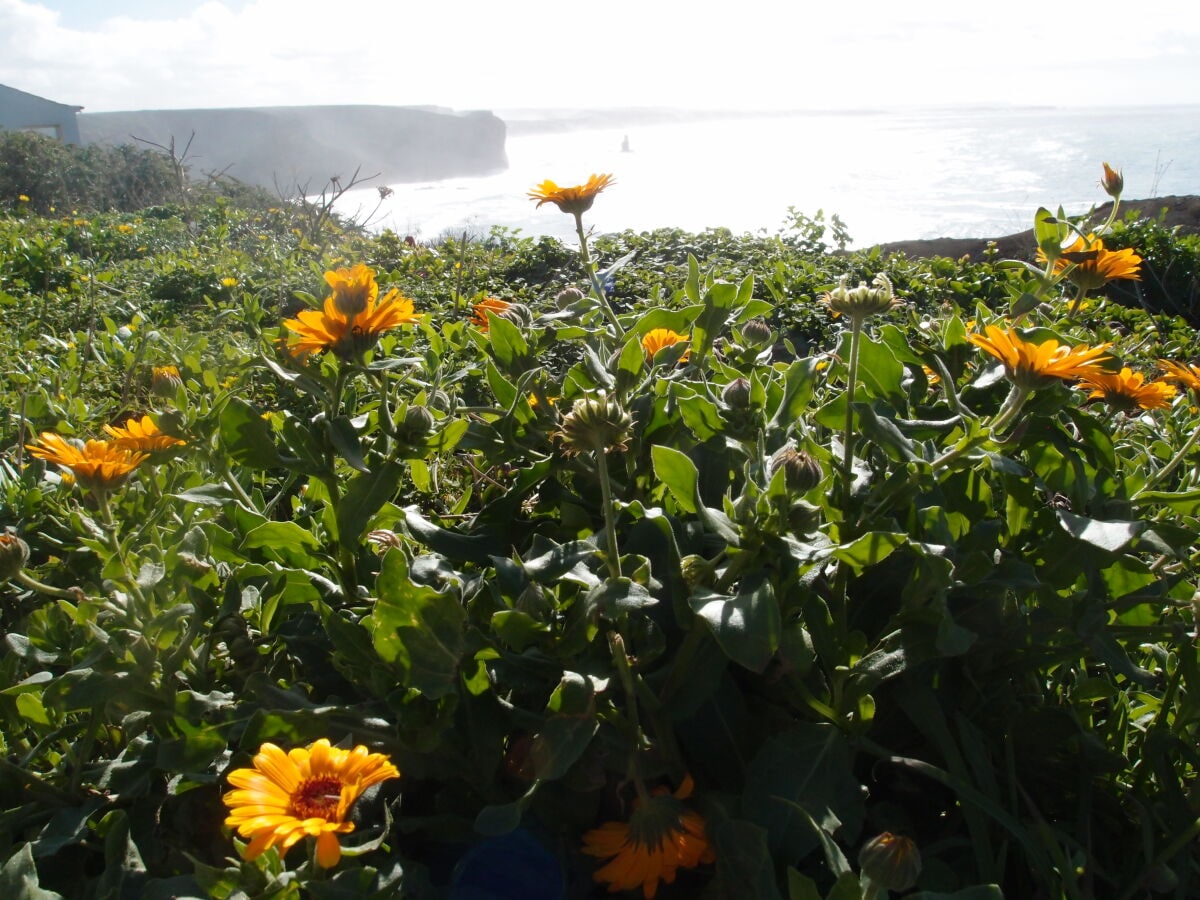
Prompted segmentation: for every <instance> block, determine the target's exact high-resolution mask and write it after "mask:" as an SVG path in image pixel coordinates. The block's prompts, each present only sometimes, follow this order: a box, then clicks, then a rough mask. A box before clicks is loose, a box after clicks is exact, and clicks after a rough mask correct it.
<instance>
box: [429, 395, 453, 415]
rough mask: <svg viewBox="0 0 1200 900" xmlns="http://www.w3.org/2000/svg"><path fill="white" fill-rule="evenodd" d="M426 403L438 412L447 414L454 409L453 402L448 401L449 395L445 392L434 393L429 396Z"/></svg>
mask: <svg viewBox="0 0 1200 900" xmlns="http://www.w3.org/2000/svg"><path fill="white" fill-rule="evenodd" d="M427 402H428V404H429V405H430V406H432V407H433V408H434V409H436V410H437V411H438V412H446V413H448V412H450V411H451V410H452V409H453V408H454V401H453V400H451V399H450V395H449V394H447V393H446V392H445V391H434V392H433V393H431V394H430V395H429V400H428V401H427Z"/></svg>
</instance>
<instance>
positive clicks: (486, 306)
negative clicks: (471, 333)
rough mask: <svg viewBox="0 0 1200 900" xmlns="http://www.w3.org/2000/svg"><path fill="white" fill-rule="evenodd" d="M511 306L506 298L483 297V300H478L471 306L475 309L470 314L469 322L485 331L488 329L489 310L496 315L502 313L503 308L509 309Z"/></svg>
mask: <svg viewBox="0 0 1200 900" xmlns="http://www.w3.org/2000/svg"><path fill="white" fill-rule="evenodd" d="M511 306H512V304H511V303H509V302H508V301H507V300H501V299H499V298H497V297H485V298H484V299H483V300H480V301H479V302H478V303H476V304H475V306H474V307H473V309H474V310H475V315H473V316H471V324H472V325H474V326H476V327H477V328H480V329H482V330H483V331H487V330H488V317H487V314H488V313H489V312H491V313H493V314H494V315H497V316H498V315H500V314H501V313H503V312H504V311H505V310H507V309H509V308H510V307H511Z"/></svg>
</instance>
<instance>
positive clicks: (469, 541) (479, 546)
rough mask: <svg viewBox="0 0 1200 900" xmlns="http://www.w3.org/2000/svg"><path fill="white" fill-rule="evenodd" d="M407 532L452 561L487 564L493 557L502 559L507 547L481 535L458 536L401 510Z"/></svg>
mask: <svg viewBox="0 0 1200 900" xmlns="http://www.w3.org/2000/svg"><path fill="white" fill-rule="evenodd" d="M404 524H405V525H406V526H408V531H409V533H410V534H411V535H412V536H413V537H414V538H416V539H417V540H418V541H420V542H421V543H422V544H424V545H425V546H426V547H428V548H429V549H430V550H432V551H434V552H435V553H440V554H442V555H443V556H448V557H450V558H451V559H455V560H466V561H468V562H474V563H480V564H481V565H488V564H490V563H491V561H492V557H493V556H504V555H505V554H506V552H507V548H506V547H505V546H504V545H503V544H501V543H500V542H499V541H497V540H494V539H492V538H489V537H484V536H482V535H465V534H458V533H457V532H455V531H450V530H448V529H446V528H440V527H439V526H437V525H434V524H433V523H432V522H430V521H429V520H428V519H426V518H425V517H424V516H422V515H421V514H420V513H418V512H417V511H416V510H414V509H406V510H405V511H404Z"/></svg>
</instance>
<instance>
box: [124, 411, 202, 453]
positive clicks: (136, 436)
mask: <svg viewBox="0 0 1200 900" xmlns="http://www.w3.org/2000/svg"><path fill="white" fill-rule="evenodd" d="M104 430H105V431H106V432H108V434H109V435H110V436H111V437H112V438H113V440H112V445H113V446H114V447H120V448H121V449H122V450H143V451H152V450H170V449H171V448H172V447H182V446H183V445H184V444H186V443H187V441H185V440H182V439H180V438H177V437H173V436H172V435H169V434H164V433H163V432H162V430H161V429H160V428H159V427H158V425H157V424H156V423H155V421H154V420H153V419H151V418H150V417H149V416H142V418H141V420H140V421H139V420H138V419H136V418H131V419H129V421H127V422H126V423H125V427H124V428H120V427H117V428H114V427H113V426H112V425H105V426H104Z"/></svg>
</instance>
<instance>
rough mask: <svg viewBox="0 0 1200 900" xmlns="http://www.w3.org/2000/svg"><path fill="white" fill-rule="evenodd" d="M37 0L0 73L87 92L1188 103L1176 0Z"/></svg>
mask: <svg viewBox="0 0 1200 900" xmlns="http://www.w3.org/2000/svg"><path fill="white" fill-rule="evenodd" d="M50 5H52V4H50V3H49V0H47V4H43V3H37V2H32V0H0V82H2V83H4V84H9V85H12V86H13V87H17V88H20V89H22V90H28V91H31V92H33V93H37V94H42V95H44V96H48V97H51V98H52V99H56V100H60V101H61V102H64V103H78V104H82V105H84V106H85V107H86V108H87V109H88V110H91V111H101V110H106V109H143V108H182V107H197V106H199V107H211V106H258V105H276V104H322V103H381V104H397V105H405V104H436V105H444V106H451V107H456V108H478V107H483V108H501V109H503V108H513V107H531V106H606V105H614V106H615V105H672V106H700V107H703V106H722V107H730V106H740V107H808V106H820V107H837V106H862V105H878V104H894V103H907V104H920V103H950V102H969V101H982V102H1036V103H1078V102H1082V103H1095V104H1100V103H1106V102H1109V103H1113V104H1120V103H1136V102H1140V101H1144V100H1145V99H1146V98H1148V97H1149V98H1154V99H1155V100H1156V101H1158V102H1200V96H1197V90H1200V89H1198V88H1197V87H1196V85H1200V60H1198V59H1197V56H1196V54H1195V53H1194V50H1193V49H1192V48H1194V47H1195V45H1196V41H1197V39H1198V38H1200V17H1196V16H1195V15H1194V14H1191V13H1189V12H1188V11H1187V10H1188V8H1190V5H1191V4H1190V2H1188V3H1184V2H1180V0H1143V2H1142V3H1141V4H1139V7H1138V11H1137V23H1136V24H1137V27H1136V28H1132V27H1129V25H1128V24H1127V23H1126V22H1125V20H1124V19H1123V18H1122V17H1123V16H1125V15H1127V12H1125V11H1126V10H1127V9H1128V7H1127V5H1118V4H1116V3H1112V2H1108V0H1095V2H1093V4H1092V5H1091V6H1089V8H1088V10H1087V11H1086V12H1081V11H1080V9H1079V7H1077V6H1072V5H1070V4H1059V5H1047V4H1042V3H1039V2H1036V0H1013V2H1010V3H1009V4H1007V5H1004V6H995V5H988V6H984V5H979V4H964V3H962V2H961V0H954V2H951V0H926V2H923V3H921V4H919V5H917V4H889V5H887V6H882V5H881V6H880V7H879V8H878V9H875V8H872V9H871V12H870V13H869V14H866V13H864V12H863V11H862V9H861V8H860V7H855V9H856V11H855V12H854V13H853V14H851V13H850V12H848V11H849V10H850V9H851V6H850V5H849V4H836V5H829V4H821V5H812V6H809V5H807V4H790V5H783V4H779V3H777V2H775V0H738V2H737V3H736V4H733V5H731V6H726V7H714V8H713V11H712V12H704V11H702V8H701V5H699V4H694V3H683V2H677V0H658V2H646V0H636V2H635V0H609V2H607V3H605V4H602V5H598V6H597V5H591V4H588V5H585V4H569V3H562V2H561V0H553V2H552V0H523V2H522V3H520V4H501V3H496V2H494V0H487V2H484V0H458V2H456V3H454V4H449V5H446V4H435V3H430V2H424V3H416V2H411V0H409V2H399V3H388V4H381V3H377V2H374V0H339V2H338V3H337V4H330V3H328V2H326V0H319V2H318V0H249V2H245V0H237V2H233V0H229V2H220V0H210V2H205V3H202V4H199V5H197V6H195V7H194V8H193V9H192V11H191V12H189V13H187V14H186V15H176V16H175V17H173V18H164V19H147V18H144V17H140V18H139V17H134V16H132V15H122V14H121V9H122V4H121V2H120V0H111V2H110V3H109V4H108V7H107V8H108V9H109V10H110V17H109V18H107V19H104V20H103V21H100V22H99V24H97V25H94V26H92V27H89V28H87V29H82V28H73V27H70V26H69V25H67V24H65V23H64V17H63V16H61V15H60V14H58V13H56V12H54V11H53V10H52V9H51V8H49V6H50ZM139 8H140V7H139ZM167 8H171V7H167ZM158 14H159V15H162V14H163V13H158ZM1160 63H1161V68H1160Z"/></svg>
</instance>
